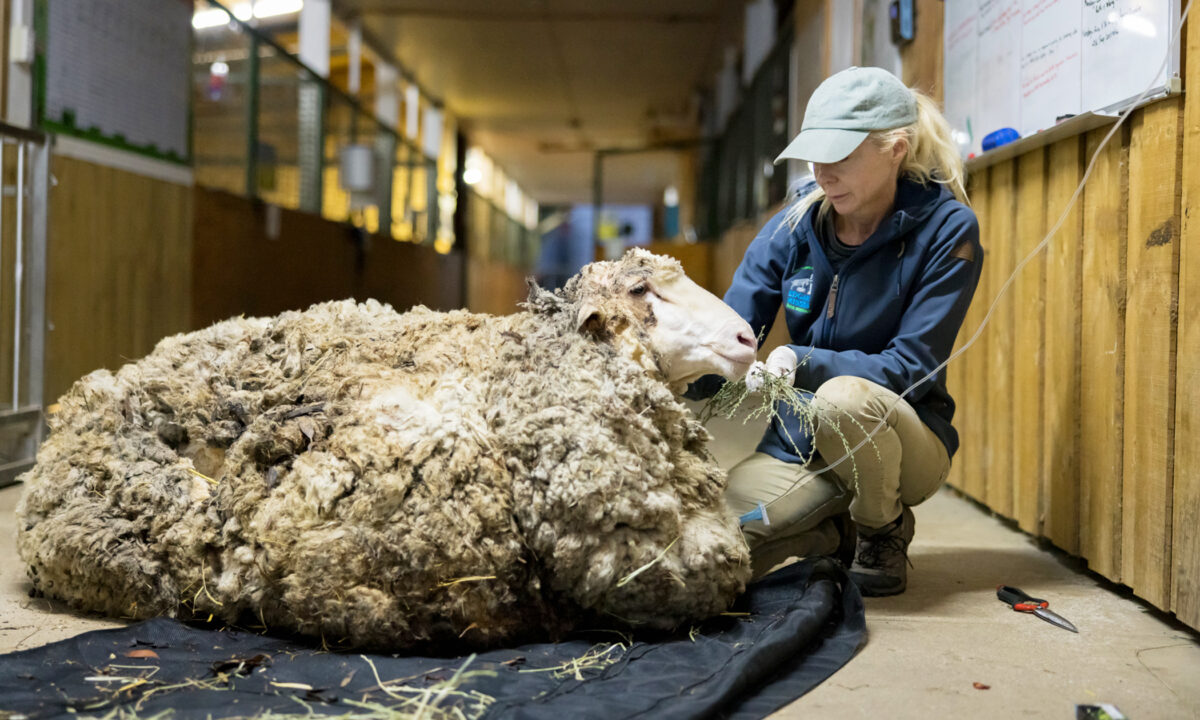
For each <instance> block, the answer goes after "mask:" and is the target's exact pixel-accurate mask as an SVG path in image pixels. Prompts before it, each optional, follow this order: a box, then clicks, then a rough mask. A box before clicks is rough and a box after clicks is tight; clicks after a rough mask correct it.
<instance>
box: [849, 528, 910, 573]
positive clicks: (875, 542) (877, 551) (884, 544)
mask: <svg viewBox="0 0 1200 720" xmlns="http://www.w3.org/2000/svg"><path fill="white" fill-rule="evenodd" d="M886 554H898V555H900V556H901V557H903V558H904V561H905V562H907V563H908V566H909V567H912V560H909V559H908V543H906V542H904V538H902V537H900V536H899V535H884V536H883V537H878V538H871V539H870V540H868V541H867V542H865V543H863V547H862V549H861V550H859V551H858V564H859V565H861V566H863V567H865V568H880V567H883V565H884V557H885V556H886Z"/></svg>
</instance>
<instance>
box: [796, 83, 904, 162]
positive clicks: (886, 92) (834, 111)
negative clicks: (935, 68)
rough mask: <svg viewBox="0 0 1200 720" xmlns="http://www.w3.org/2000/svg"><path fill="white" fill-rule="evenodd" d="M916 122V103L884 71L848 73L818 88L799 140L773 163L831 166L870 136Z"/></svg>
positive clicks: (901, 84)
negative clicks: (787, 162)
mask: <svg viewBox="0 0 1200 720" xmlns="http://www.w3.org/2000/svg"><path fill="white" fill-rule="evenodd" d="M916 121H917V98H916V96H915V95H914V94H913V92H912V91H911V90H909V89H908V88H907V87H905V86H904V83H902V82H900V80H899V79H898V78H897V77H896V76H895V75H893V74H891V73H890V72H888V71H887V70H884V69H883V68H876V67H865V68H860V67H852V68H847V69H846V70H843V71H841V72H839V73H836V74H834V75H831V76H830V77H828V78H826V79H825V82H823V83H821V84H820V85H818V86H817V89H816V90H814V91H813V94H812V97H811V98H809V100H808V107H806V108H805V109H804V122H803V123H802V124H801V125H800V134H799V135H797V136H796V137H795V139H793V140H792V142H791V143H790V144H789V145H788V146H787V147H786V148H784V151H783V152H781V153H780V154H779V157H777V158H775V162H776V163H780V162H782V161H784V160H788V159H793V160H806V161H808V162H815V163H834V162H837V161H839V160H842V159H844V158H845V157H846V156H847V155H849V154H850V153H852V152H854V148H856V147H858V146H859V145H861V144H862V141H863V140H866V139H867V134H868V133H870V131H872V130H891V129H892V128H898V127H905V126H908V125H912V124H913V123H915V122H916Z"/></svg>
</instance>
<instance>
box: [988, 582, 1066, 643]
mask: <svg viewBox="0 0 1200 720" xmlns="http://www.w3.org/2000/svg"><path fill="white" fill-rule="evenodd" d="M996 597H998V598H1000V600H1001V601H1002V602H1006V603H1008V604H1009V605H1012V609H1013V610H1016V611H1017V612H1027V613H1033V614H1034V615H1037V616H1038V617H1040V618H1041V619H1043V620H1045V621H1046V622H1048V623H1053V624H1054V625H1057V626H1059V627H1060V628H1063V629H1064V630H1070V631H1071V632H1073V633H1077V632H1079V631H1078V630H1076V629H1075V626H1074V625H1072V624H1071V621H1070V620H1067V619H1066V618H1064V617H1063V616H1062V615H1059V614H1058V613H1056V612H1054V611H1052V610H1048V609H1047V607H1048V606H1049V605H1050V603H1048V602H1046V601H1045V600H1042V599H1041V598H1035V597H1030V596H1029V595H1026V594H1025V593H1024V591H1022V590H1020V589H1019V588H1015V587H1011V586H1009V585H997V586H996Z"/></svg>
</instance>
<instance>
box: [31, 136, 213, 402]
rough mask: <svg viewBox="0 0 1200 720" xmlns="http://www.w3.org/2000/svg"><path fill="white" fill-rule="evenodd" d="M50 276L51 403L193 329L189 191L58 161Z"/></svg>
mask: <svg viewBox="0 0 1200 720" xmlns="http://www.w3.org/2000/svg"><path fill="white" fill-rule="evenodd" d="M50 171H51V173H52V175H53V177H54V178H55V180H56V181H57V184H56V185H54V186H53V187H52V188H51V190H50V207H49V236H48V238H47V258H46V261H47V277H46V321H47V333H46V370H45V371H46V377H45V397H46V400H47V402H52V401H53V400H54V399H55V398H57V397H58V396H59V395H61V394H62V393H63V392H64V391H66V390H67V389H68V388H69V387H70V385H71V383H73V382H74V381H75V380H76V379H78V378H79V377H81V376H82V375H85V374H86V373H89V372H91V371H92V370H95V369H97V368H101V367H105V368H110V369H116V368H117V367H120V366H121V365H122V364H124V362H125V361H126V360H128V359H130V358H136V357H140V356H141V355H144V354H146V353H147V352H149V351H150V350H151V349H153V347H154V344H155V343H157V342H158V340H159V339H160V338H162V337H163V336H165V335H171V334H173V333H177V332H180V331H183V330H187V329H188V326H189V314H190V311H191V285H192V277H191V276H192V271H191V252H192V228H191V217H192V191H191V188H189V187H186V186H183V185H176V184H172V183H168V182H164V181H162V180H155V179H151V178H148V177H145V176H142V175H137V174H134V173H130V172H125V171H122V170H116V169H113V168H110V167H103V166H101V165H95V164H92V163H89V162H85V161H82V160H76V159H73V158H68V157H63V156H55V157H54V158H53V159H52V161H51V168H50Z"/></svg>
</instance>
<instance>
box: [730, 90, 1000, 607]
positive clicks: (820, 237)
mask: <svg viewBox="0 0 1200 720" xmlns="http://www.w3.org/2000/svg"><path fill="white" fill-rule="evenodd" d="M785 158H794V159H798V160H804V161H808V162H811V163H812V164H813V173H814V176H815V180H816V184H815V186H810V188H809V189H808V190H807V191H805V192H803V193H802V194H801V197H800V199H799V201H798V202H797V203H796V204H795V205H793V206H792V207H789V208H787V209H785V210H784V211H782V212H780V213H779V214H778V215H776V216H775V217H774V218H772V219H771V220H770V222H768V223H767V224H766V226H765V227H764V228H763V229H762V230H761V231H760V232H759V234H758V236H757V237H756V238H755V239H754V241H753V243H752V244H751V245H750V247H749V249H748V250H747V251H746V255H745V257H744V258H743V260H742V263H741V265H740V266H739V267H738V270H737V273H736V275H735V276H734V279H733V284H732V286H731V287H730V289H729V292H728V293H727V294H726V295H725V302H727V303H728V304H729V305H730V306H731V307H733V309H734V310H736V311H737V312H738V313H739V314H740V315H742V317H744V318H745V319H746V320H747V321H748V322H749V323H750V325H751V326H752V328H753V329H754V331H755V332H756V333H765V331H766V330H769V328H770V325H771V323H772V321H773V320H774V318H775V316H776V313H777V312H778V310H779V305H780V303H783V305H784V308H785V317H786V319H787V327H788V333H789V335H790V338H791V342H792V344H790V345H785V346H781V347H779V348H777V349H776V350H775V351H773V352H772V353H771V354H770V355H769V356H768V358H767V360H766V363H765V367H761V368H759V369H758V372H760V373H761V372H771V373H775V374H777V375H780V376H784V377H789V378H793V382H794V383H795V385H797V386H798V387H801V388H806V389H810V390H815V391H816V392H815V399H814V402H815V403H817V406H818V408H822V409H823V411H822V414H823V416H824V420H822V421H821V422H820V423H819V424H818V428H817V431H816V434H815V437H811V438H810V437H806V436H805V435H804V433H803V432H802V430H801V424H800V422H799V419H798V418H796V417H794V416H791V415H790V414H787V413H785V414H784V415H783V416H782V420H779V419H777V420H776V421H774V422H773V423H772V425H771V427H770V428H769V429H768V430H767V433H766V435H765V436H764V437H763V440H762V442H761V443H760V444H759V446H758V450H757V452H756V453H755V454H754V455H752V456H751V457H749V458H747V459H745V460H744V461H742V462H741V463H739V464H738V465H737V466H736V467H734V468H733V470H732V471H731V472H730V477H729V490H728V494H727V500H728V503H729V505H730V507H731V508H732V509H733V511H734V512H736V513H738V514H739V515H740V514H743V513H745V512H747V511H750V510H752V509H754V508H755V507H756V506H757V505H758V504H759V503H760V502H761V503H763V504H764V505H765V506H766V508H767V515H768V518H769V520H770V524H769V525H767V524H764V523H763V522H762V521H752V522H750V523H747V524H746V525H745V526H744V532H745V534H746V538H747V540H748V541H749V543H750V547H751V551H752V555H753V557H754V564H755V571H756V574H761V573H764V572H766V571H767V570H769V569H770V568H771V567H772V566H774V565H775V564H776V563H778V562H781V561H783V560H786V559H787V558H788V557H790V556H793V555H799V556H803V555H816V554H832V553H833V552H834V551H835V550H836V549H837V548H838V545H839V533H842V534H844V533H846V532H847V528H848V527H852V526H850V524H849V523H844V524H841V523H839V522H836V518H835V516H837V515H838V514H839V513H845V511H846V510H847V508H848V509H849V513H850V517H851V518H852V519H853V521H854V523H855V524H856V525H857V548H856V552H855V560H854V564H853V567H852V568H851V575H852V576H853V577H854V578H855V580H856V581H857V583H858V585H859V587H860V588H861V589H862V591H863V593H864V594H866V595H893V594H896V593H900V592H903V591H904V589H905V587H906V584H907V573H906V562H907V551H908V545H909V542H911V540H912V537H913V528H914V518H913V514H912V511H911V510H910V509H909V507H910V506H913V505H917V504H918V503H921V502H922V501H924V500H926V499H928V498H929V497H930V496H931V495H933V494H934V492H935V491H937V489H938V487H940V486H941V484H942V482H943V481H944V480H945V479H946V475H947V473H949V471H950V458H951V456H952V455H953V454H954V451H955V450H956V449H957V447H958V435H957V433H956V432H955V430H954V428H953V427H952V426H951V424H950V423H951V418H952V416H953V414H954V401H953V400H952V399H951V398H950V395H949V393H948V392H947V391H946V379H945V371H944V370H943V371H941V372H939V373H937V374H936V375H935V376H933V377H931V378H929V379H928V380H925V381H924V382H922V383H921V384H920V385H918V386H917V387H915V388H914V389H913V390H912V391H911V392H910V393H908V395H906V396H905V397H904V398H903V399H900V398H899V394H900V393H903V392H904V391H905V390H906V389H908V388H909V386H911V385H912V384H913V383H916V382H917V381H918V380H921V379H922V378H924V377H925V376H926V375H928V374H929V373H931V372H932V371H933V370H934V368H936V367H937V366H938V365H940V364H941V363H942V362H943V361H944V360H945V359H946V358H947V357H948V356H949V355H950V352H951V349H952V346H953V344H954V338H955V335H956V334H957V333H958V330H959V326H960V325H961V324H962V321H963V317H964V315H965V314H966V311H967V306H968V305H969V304H970V302H971V297H972V295H973V294H974V292H975V286H976V284H977V282H978V280H979V273H980V268H981V265H982V261H983V250H982V248H981V247H980V245H979V226H978V224H977V222H976V219H975V214H974V213H973V212H971V210H970V208H968V207H967V206H966V204H965V203H966V202H967V199H966V193H965V190H964V187H963V167H962V160H961V157H960V156H959V153H958V150H957V148H956V147H955V145H954V143H953V142H952V140H951V137H950V130H949V126H948V125H947V123H946V121H945V119H944V118H943V117H942V115H941V114H940V113H939V112H938V110H937V107H936V106H935V105H934V103H933V101H932V100H930V99H929V98H927V97H925V96H923V95H921V94H919V93H917V92H914V91H912V90H910V89H908V88H907V87H905V86H904V84H903V83H901V82H900V81H899V80H897V79H896V77H895V76H893V75H891V74H890V73H888V72H887V71H885V70H881V69H879V68H851V69H849V70H845V71H843V72H840V73H838V74H836V75H834V76H832V77H830V78H829V79H827V80H826V81H825V82H823V83H822V84H821V85H820V86H819V87H818V88H817V90H816V91H815V92H814V93H813V95H812V98H811V100H810V101H809V103H808V107H807V109H806V111H805V114H804V122H803V124H802V126H801V131H800V134H799V135H798V136H797V137H796V138H795V139H794V140H793V141H792V143H791V144H790V145H789V146H788V147H787V149H786V150H784V152H783V153H782V154H781V155H780V159H785ZM759 336H760V337H761V336H762V335H761V334H760V335H759ZM753 372H754V371H752V375H751V377H750V378H749V381H750V382H751V383H752V384H753V382H754V380H755V378H754V375H753ZM760 382H761V380H760ZM893 405H895V407H894V409H893ZM781 409H782V408H781ZM889 409H891V412H890V413H889V412H888V411H889ZM880 423H883V427H881V428H879V429H878V431H877V432H876V433H875V435H874V437H873V438H872V442H869V443H867V444H866V445H864V446H863V447H862V448H861V449H860V450H859V451H858V452H857V453H855V454H854V456H853V459H852V461H851V460H846V461H845V462H842V463H840V464H837V465H836V466H835V467H832V468H829V469H828V470H824V471H823V468H825V466H827V465H830V464H832V463H835V462H836V461H837V460H838V459H839V458H841V457H842V456H843V455H844V454H845V451H846V443H849V445H850V447H854V446H855V445H858V444H859V442H860V441H861V440H862V439H863V437H864V436H865V434H866V432H870V431H871V430H874V429H875V428H876V426H877V425H879V424H880ZM864 430H865V431H866V432H864ZM872 443H873V446H872ZM798 446H799V447H798ZM813 448H815V454H812V453H811V449H813ZM798 453H799V454H798ZM805 455H811V459H809V461H808V462H807V463H805V462H804V457H803V456H805ZM849 532H853V530H850V531H849ZM850 539H851V540H852V539H853V536H851V538H850ZM843 542H844V540H843Z"/></svg>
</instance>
